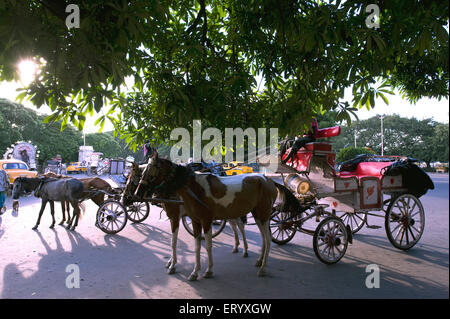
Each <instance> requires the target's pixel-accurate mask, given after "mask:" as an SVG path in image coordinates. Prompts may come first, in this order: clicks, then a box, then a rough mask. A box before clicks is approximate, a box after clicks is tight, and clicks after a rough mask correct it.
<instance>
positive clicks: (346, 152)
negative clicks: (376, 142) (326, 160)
mask: <svg viewBox="0 0 450 319" xmlns="http://www.w3.org/2000/svg"><path fill="white" fill-rule="evenodd" d="M360 154H375V152H374V151H373V150H371V149H368V148H366V147H346V148H343V149H341V150H340V151H339V153H337V155H336V163H339V162H344V161H347V160H349V159H352V158H355V157H356V156H358V155H360Z"/></svg>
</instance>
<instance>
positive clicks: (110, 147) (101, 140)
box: [86, 133, 122, 158]
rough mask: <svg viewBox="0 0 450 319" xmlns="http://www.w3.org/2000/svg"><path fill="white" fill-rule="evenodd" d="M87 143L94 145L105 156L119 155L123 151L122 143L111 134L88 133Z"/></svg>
mask: <svg viewBox="0 0 450 319" xmlns="http://www.w3.org/2000/svg"><path fill="white" fill-rule="evenodd" d="M86 145H91V146H93V148H94V150H95V151H96V152H101V153H103V157H105V158H114V157H118V155H121V151H122V150H121V147H120V144H119V143H118V142H117V141H116V139H115V138H114V137H113V136H112V135H111V134H105V133H93V134H86Z"/></svg>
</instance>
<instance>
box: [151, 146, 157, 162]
mask: <svg viewBox="0 0 450 319" xmlns="http://www.w3.org/2000/svg"><path fill="white" fill-rule="evenodd" d="M152 158H153V159H155V160H156V159H158V151H157V150H156V148H152Z"/></svg>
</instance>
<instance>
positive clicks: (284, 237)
mask: <svg viewBox="0 0 450 319" xmlns="http://www.w3.org/2000/svg"><path fill="white" fill-rule="evenodd" d="M291 216H292V214H291V213H289V212H281V211H279V210H277V208H274V210H273V212H272V216H271V217H270V233H271V235H272V241H273V242H274V243H275V244H278V245H284V244H287V243H288V242H290V241H291V240H292V238H294V235H295V232H296V231H297V230H296V228H295V225H294V224H293V222H294V218H292V217H291Z"/></svg>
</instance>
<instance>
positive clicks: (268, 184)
mask: <svg viewBox="0 0 450 319" xmlns="http://www.w3.org/2000/svg"><path fill="white" fill-rule="evenodd" d="M154 192H159V193H163V194H164V193H167V192H174V193H175V194H176V195H177V196H178V197H180V198H181V199H182V200H183V202H184V204H183V205H184V208H185V210H186V213H187V215H188V216H189V217H190V218H191V220H192V226H193V230H194V237H195V252H196V262H195V266H194V270H193V271H192V273H191V275H190V276H189V280H196V279H197V277H198V271H199V270H200V247H201V231H202V229H203V231H204V233H205V239H206V250H207V253H208V260H209V264H208V268H207V270H206V272H205V275H204V277H205V278H208V277H211V276H212V274H213V272H212V267H213V262H212V231H211V224H212V222H213V220H214V219H236V218H239V217H241V216H244V215H246V214H247V213H248V212H251V213H252V215H253V217H254V219H255V221H256V224H257V225H258V228H259V230H260V232H261V236H262V250H261V255H260V257H259V258H258V260H257V262H256V266H257V267H260V269H259V271H258V275H259V276H263V275H264V274H265V266H266V264H267V259H268V255H269V251H270V241H271V237H270V231H269V218H270V214H271V211H272V207H273V204H274V202H275V200H276V199H277V194H278V191H277V187H276V185H275V183H274V182H273V181H272V180H270V179H268V178H266V177H265V176H264V175H262V174H242V175H235V176H229V177H218V176H216V175H213V174H208V173H206V174H194V172H193V171H192V170H190V169H189V168H187V167H185V166H182V165H176V164H174V163H172V162H171V161H169V160H166V159H160V158H158V153H157V152H154V154H153V155H152V157H151V158H150V159H149V162H148V165H147V167H146V168H145V169H144V171H143V173H142V177H141V180H140V182H139V184H138V186H137V188H136V192H135V196H137V197H144V196H149V195H150V196H151V195H152V194H153V193H154ZM169 218H170V217H169Z"/></svg>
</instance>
